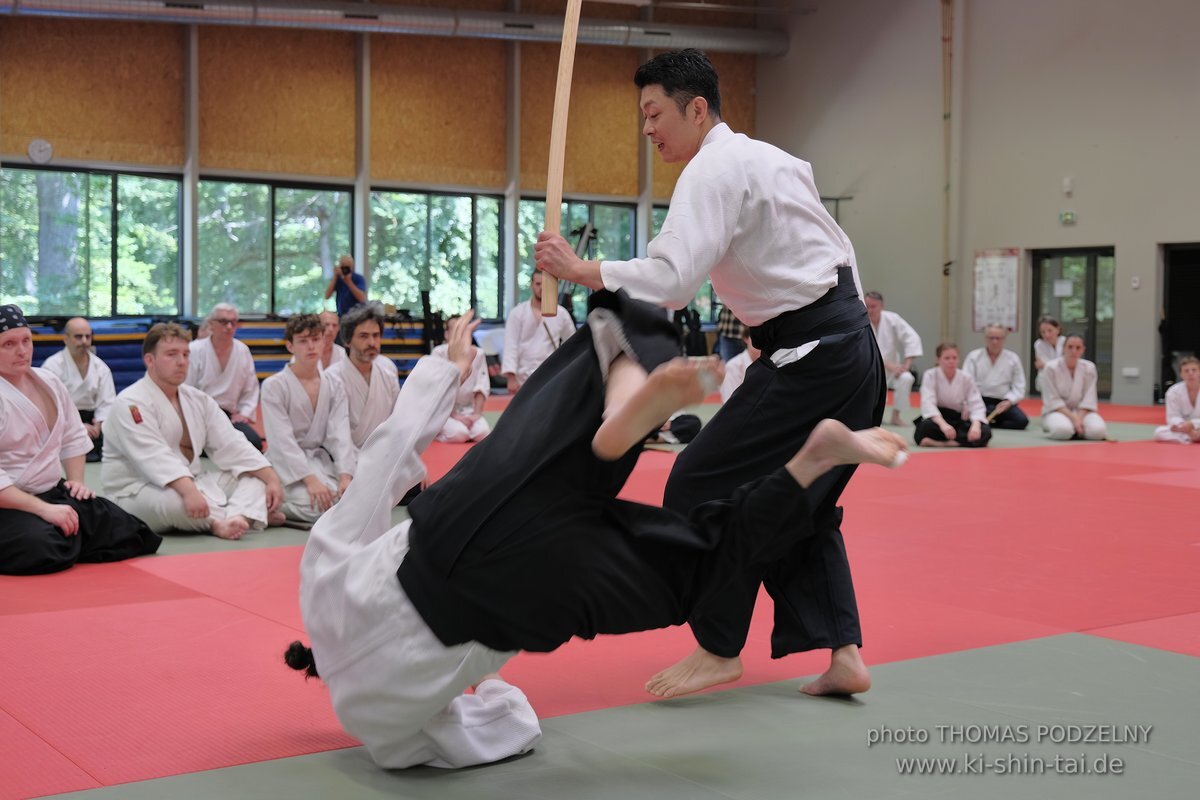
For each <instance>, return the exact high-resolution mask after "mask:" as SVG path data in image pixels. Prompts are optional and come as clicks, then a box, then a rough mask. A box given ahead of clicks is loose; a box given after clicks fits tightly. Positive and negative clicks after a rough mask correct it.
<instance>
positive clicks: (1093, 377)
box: [1042, 358, 1100, 417]
mask: <svg viewBox="0 0 1200 800" xmlns="http://www.w3.org/2000/svg"><path fill="white" fill-rule="evenodd" d="M1096 381H1097V373H1096V365H1095V364H1093V363H1092V362H1091V361H1088V360H1087V359H1085V358H1081V359H1079V363H1077V364H1076V365H1075V375H1074V376H1072V375H1071V371H1070V370H1069V369H1067V362H1066V360H1064V359H1061V358H1056V359H1054V360H1053V361H1051V362H1050V363H1049V364H1047V365H1046V368H1045V369H1044V370H1042V416H1043V417H1044V416H1046V415H1047V414H1049V413H1051V412H1053V411H1057V410H1058V409H1060V408H1066V409H1068V410H1070V411H1078V410H1079V409H1081V408H1082V409H1084V410H1085V411H1095V410H1096V409H1097V408H1098V407H1099V405H1100V401H1099V399H1098V398H1097V395H1096Z"/></svg>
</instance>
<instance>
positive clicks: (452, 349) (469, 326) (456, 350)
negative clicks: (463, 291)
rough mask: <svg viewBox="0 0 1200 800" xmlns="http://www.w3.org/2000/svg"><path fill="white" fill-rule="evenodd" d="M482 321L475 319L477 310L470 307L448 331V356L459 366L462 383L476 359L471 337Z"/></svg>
mask: <svg viewBox="0 0 1200 800" xmlns="http://www.w3.org/2000/svg"><path fill="white" fill-rule="evenodd" d="M482 321H483V320H479V319H475V312H474V311H472V310H470V309H468V310H467V311H466V312H465V313H464V314H463V315H462V316H461V317H459V318H458V320H457V323H456V324H455V325H454V326H453V327H452V328H451V330H450V331H449V333H448V338H447V339H446V357H447V358H449V359H450V362H451V363H452V364H454V365H455V366H456V367H458V372H459V382H460V383H461V382H463V381H466V379H467V378H468V377H469V376H470V374H471V364H472V363H473V362H474V361H475V345H474V343H473V339H472V338H471V337H472V336H473V335H474V333H475V329H476V328H478V327H479V323H480V322H482Z"/></svg>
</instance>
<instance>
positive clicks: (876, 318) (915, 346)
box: [864, 292, 925, 425]
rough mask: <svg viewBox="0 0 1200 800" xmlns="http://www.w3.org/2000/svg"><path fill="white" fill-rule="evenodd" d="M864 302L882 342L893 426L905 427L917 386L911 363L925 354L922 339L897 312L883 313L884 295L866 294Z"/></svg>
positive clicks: (872, 326)
mask: <svg viewBox="0 0 1200 800" xmlns="http://www.w3.org/2000/svg"><path fill="white" fill-rule="evenodd" d="M864 302H865V303H866V304H867V316H868V317H869V318H870V320H871V329H872V330H873V331H875V339H876V341H878V342H879V352H880V353H881V354H882V355H883V369H884V372H886V373H887V385H888V388H889V389H891V390H892V419H891V423H892V424H893V425H902V424H904V419H903V417H904V415H905V414H906V413H907V412H908V410H909V409H910V408H912V405H911V395H912V387H913V383H914V382H915V379H914V378H913V373H912V362H913V359H914V358H919V357H921V356H922V355H924V354H925V353H924V351H923V350H922V349H921V337H920V336H918V335H917V331H916V329H914V328H913V326H912V325H909V324H908V322H907V321H906V320H905V319H904V317H902V316H900V315H899V314H897V313H896V312H894V311H885V310H884V308H883V295H882V294H880V293H879V292H867V294H866V297H865V299H864Z"/></svg>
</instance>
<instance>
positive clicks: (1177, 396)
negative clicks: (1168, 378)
mask: <svg viewBox="0 0 1200 800" xmlns="http://www.w3.org/2000/svg"><path fill="white" fill-rule="evenodd" d="M1179 377H1180V378H1181V379H1182V380H1180V381H1179V383H1176V384H1173V385H1172V386H1171V388H1170V389H1167V396H1166V404H1167V424H1166V425H1160V426H1159V427H1158V428H1156V429H1155V430H1154V441H1156V442H1173V443H1175V444H1191V443H1192V442H1200V359H1198V358H1196V357H1195V356H1185V357H1184V358H1181V359H1180V360H1179Z"/></svg>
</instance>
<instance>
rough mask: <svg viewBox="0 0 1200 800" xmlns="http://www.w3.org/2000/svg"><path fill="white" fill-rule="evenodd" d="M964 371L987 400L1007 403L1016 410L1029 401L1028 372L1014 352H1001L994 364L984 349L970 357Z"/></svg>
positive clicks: (970, 354)
mask: <svg viewBox="0 0 1200 800" xmlns="http://www.w3.org/2000/svg"><path fill="white" fill-rule="evenodd" d="M960 369H961V370H962V371H963V372H965V373H967V374H968V375H970V376H971V377H972V378H974V379H975V384H976V385H977V386H978V387H979V393H980V394H981V395H983V396H984V397H994V398H997V399H999V400H1007V401H1008V402H1010V403H1012V404H1013V405H1014V406H1015V405H1016V404H1017V403H1019V402H1021V401H1022V400H1024V399H1025V368H1024V367H1023V366H1022V365H1021V357H1020V356H1018V355H1017V354H1016V353H1014V352H1013V351H1012V350H1001V351H1000V355H999V356H997V357H996V360H995V362H993V361H992V358H991V356H989V355H988V352H987V348H985V347H980V348H979V349H977V350H972V351H971V352H970V353H968V354H967V359H966V361H964V362H963V364H962V367H960Z"/></svg>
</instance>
